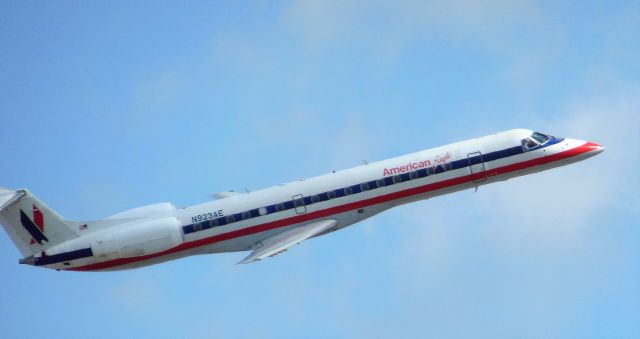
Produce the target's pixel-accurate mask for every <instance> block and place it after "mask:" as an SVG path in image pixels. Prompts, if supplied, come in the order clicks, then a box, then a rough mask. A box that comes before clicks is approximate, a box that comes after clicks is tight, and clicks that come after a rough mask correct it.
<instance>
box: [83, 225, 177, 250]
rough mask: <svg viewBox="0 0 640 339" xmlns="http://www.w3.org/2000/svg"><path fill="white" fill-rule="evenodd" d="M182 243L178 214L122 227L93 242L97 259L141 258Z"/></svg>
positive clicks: (92, 248) (92, 245) (92, 247)
mask: <svg viewBox="0 0 640 339" xmlns="http://www.w3.org/2000/svg"><path fill="white" fill-rule="evenodd" d="M181 243H182V233H181V232H180V223H179V222H178V219H176V218H174V217H167V218H160V219H153V220H149V221H144V222H140V223H137V224H132V225H126V226H122V227H120V228H118V229H115V230H113V231H110V232H108V233H106V234H103V235H101V236H98V237H96V238H95V239H94V240H92V241H91V250H92V251H93V255H94V256H95V257H96V258H101V259H115V258H127V257H138V256H142V255H147V254H153V253H158V252H162V251H165V250H168V249H170V248H172V247H175V246H178V245H180V244H181Z"/></svg>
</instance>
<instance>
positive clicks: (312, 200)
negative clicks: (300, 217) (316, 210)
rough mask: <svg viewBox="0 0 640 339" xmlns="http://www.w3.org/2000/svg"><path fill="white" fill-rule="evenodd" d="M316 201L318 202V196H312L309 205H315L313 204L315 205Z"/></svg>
mask: <svg viewBox="0 0 640 339" xmlns="http://www.w3.org/2000/svg"><path fill="white" fill-rule="evenodd" d="M318 201H320V196H318V195H317V194H316V195H312V196H311V203H312V204H315V203H317V202H318Z"/></svg>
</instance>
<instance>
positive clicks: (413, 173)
mask: <svg viewBox="0 0 640 339" xmlns="http://www.w3.org/2000/svg"><path fill="white" fill-rule="evenodd" d="M417 178H418V172H409V179H411V180H413V179H417Z"/></svg>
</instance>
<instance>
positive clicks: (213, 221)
mask: <svg viewBox="0 0 640 339" xmlns="http://www.w3.org/2000/svg"><path fill="white" fill-rule="evenodd" d="M216 226H218V219H212V220H211V227H216Z"/></svg>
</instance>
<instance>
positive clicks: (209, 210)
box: [46, 129, 602, 271]
mask: <svg viewBox="0 0 640 339" xmlns="http://www.w3.org/2000/svg"><path fill="white" fill-rule="evenodd" d="M531 135H532V131H530V130H522V129H518V130H510V131H506V132H501V133H498V134H494V135H489V136H485V137H481V138H476V139H471V140H466V141H462V142H457V143H453V144H449V145H446V146H442V147H437V148H433V149H429V150H424V151H420V152H416V153H412V154H407V155H404V156H400V157H396V158H392V159H388V160H384V161H379V162H375V163H369V164H366V165H362V166H358V167H354V168H350V169H346V170H342V171H336V172H333V173H329V174H325V175H321V176H318V177H314V178H310V179H304V180H298V181H294V182H291V183H287V184H283V185H279V186H274V187H270V188H267V189H263V190H259V191H254V192H251V193H243V194H235V195H231V196H229V197H225V198H222V199H219V200H215V201H211V202H207V203H204V204H199V205H195V206H191V207H187V208H183V209H175V210H173V209H170V210H168V211H166V212H160V213H158V214H156V215H151V216H146V217H145V218H146V219H145V220H147V219H150V220H151V219H154V218H175V219H177V225H178V226H179V230H180V233H174V234H173V235H172V238H171V239H173V240H172V243H171V244H172V245H171V247H170V248H166V249H161V250H159V251H156V252H155V253H154V252H153V249H151V250H149V249H142V250H140V252H138V253H135V252H133V253H130V254H129V256H126V257H123V256H122V255H119V256H118V255H116V256H110V255H109V254H108V253H109V251H108V250H105V251H104V254H103V255H97V254H96V248H97V247H96V246H98V245H96V241H97V240H96V239H98V238H96V237H98V236H101V237H103V238H104V234H105V233H108V232H114V231H115V230H116V229H118V228H124V227H127V226H126V223H123V224H122V225H115V226H112V227H105V228H101V229H99V230H98V231H96V232H93V233H88V234H87V235H86V236H84V237H86V238H87V239H86V240H82V237H81V238H79V239H76V240H74V243H73V244H67V245H65V246H63V247H61V248H63V250H59V251H73V250H77V249H79V248H82V247H83V246H84V247H86V246H94V247H93V248H94V255H93V256H91V257H85V258H80V259H76V260H71V261H68V262H64V263H53V264H50V265H46V266H47V267H51V268H56V269H66V270H81V271H87V270H117V269H125V268H133V267H139V266H144V265H149V264H154V263H158V262H162V261H166V260H171V259H175V258H179V257H184V256H188V255H193V254H203V253H218V252H231V251H245V250H249V249H250V248H251V247H252V246H253V245H254V244H256V243H257V242H260V241H261V240H263V239H266V238H269V237H271V236H273V235H275V234H278V233H281V232H284V231H286V230H289V229H292V228H296V227H300V226H302V225H305V224H308V223H309V222H311V221H318V220H323V219H332V220H336V221H337V224H336V225H335V226H334V227H333V228H332V229H330V230H327V231H326V232H324V233H328V232H332V231H335V230H338V229H340V228H344V227H347V226H349V225H352V224H354V223H357V222H359V221H361V220H364V219H366V218H369V217H371V216H373V215H375V214H377V213H380V212H382V211H384V210H386V209H389V208H391V207H394V206H398V205H400V204H405V203H409V202H413V201H417V200H421V199H427V198H431V197H434V196H438V195H442V194H447V193H451V192H455V191H459V190H464V189H468V188H472V187H477V186H480V185H485V184H488V183H492V182H496V181H501V180H507V179H509V178H513V177H516V176H520V175H524V174H529V173H534V172H538V171H542V170H546V169H549V168H553V167H557V166H561V165H565V164H568V163H573V162H576V161H579V160H583V159H585V158H587V157H590V156H592V155H595V154H597V153H599V152H600V151H601V149H602V148H601V147H600V146H599V145H596V144H592V143H587V142H585V141H580V140H573V139H557V138H551V140H550V141H549V142H546V143H545V144H543V145H540V146H539V147H533V148H532V149H531V150H526V149H525V147H524V146H523V145H522V141H523V139H526V138H529V137H530V136H531ZM598 147H600V148H598ZM125 217H126V213H125ZM112 220H118V219H117V218H115V219H112ZM123 220H126V218H125V219H123ZM89 227H91V225H89ZM143 233H144V232H143ZM324 233H323V234H324ZM178 235H179V237H178ZM106 243H107V245H108V241H107V242H106ZM107 245H104V242H100V244H99V246H107ZM52 254H55V250H54V251H53V252H52Z"/></svg>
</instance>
